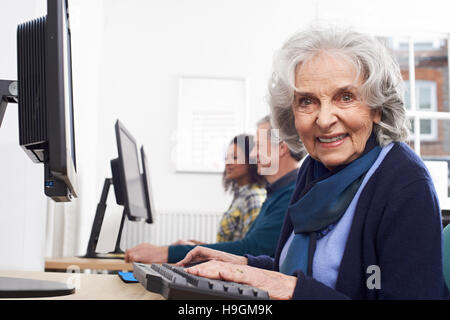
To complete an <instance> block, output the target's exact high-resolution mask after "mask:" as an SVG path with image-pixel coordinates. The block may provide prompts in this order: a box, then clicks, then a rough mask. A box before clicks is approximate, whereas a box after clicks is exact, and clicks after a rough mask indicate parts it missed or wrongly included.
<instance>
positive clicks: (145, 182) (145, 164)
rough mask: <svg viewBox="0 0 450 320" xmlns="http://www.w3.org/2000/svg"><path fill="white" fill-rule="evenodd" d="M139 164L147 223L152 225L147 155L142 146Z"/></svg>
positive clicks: (151, 199) (152, 206) (151, 195)
mask: <svg viewBox="0 0 450 320" xmlns="http://www.w3.org/2000/svg"><path fill="white" fill-rule="evenodd" d="M141 162H142V184H143V185H144V191H145V201H146V203H147V220H145V221H146V222H147V223H149V224H151V223H153V220H154V219H153V214H154V213H155V209H154V202H153V192H152V184H151V181H150V169H149V167H148V161H147V154H146V153H145V150H144V146H141Z"/></svg>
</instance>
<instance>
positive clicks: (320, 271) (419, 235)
mask: <svg viewBox="0 0 450 320" xmlns="http://www.w3.org/2000/svg"><path fill="white" fill-rule="evenodd" d="M269 93H270V94H269V102H270V106H271V111H272V122H273V124H274V126H275V127H276V128H279V130H280V136H281V138H282V139H283V140H284V141H285V142H287V143H288V145H289V147H290V148H291V149H292V150H299V149H301V148H303V147H304V148H306V150H307V152H308V153H309V156H308V157H307V159H306V160H305V161H304V163H303V165H302V167H301V169H300V171H299V175H298V177H297V184H296V190H295V191H294V194H293V197H292V199H291V204H290V206H289V208H288V211H287V213H286V216H285V221H284V225H283V228H282V232H281V235H280V238H279V243H278V249H277V252H276V255H275V258H274V259H272V258H270V257H266V256H258V257H254V256H250V255H247V256H245V257H241V256H236V255H230V254H227V253H222V252H220V251H213V250H211V249H208V248H200V247H197V248H195V249H194V250H192V251H191V252H190V253H189V254H187V255H186V257H185V259H184V260H182V261H180V263H179V265H185V264H186V263H188V262H193V261H195V260H204V259H210V260H212V261H209V262H206V263H203V264H199V265H196V266H194V267H191V268H188V269H187V271H188V272H190V273H193V274H197V275H200V276H205V277H209V278H219V279H224V280H227V281H234V282H241V283H246V284H249V285H252V286H255V287H259V288H261V289H265V290H267V291H268V292H269V295H270V297H271V298H275V299H348V298H351V299H441V298H448V297H449V293H448V289H447V287H446V285H445V283H444V278H443V270H442V244H441V243H442V240H441V234H442V225H441V220H440V210H439V204H438V199H437V197H436V193H435V190H434V187H433V184H432V181H431V178H430V176H429V174H428V172H427V170H426V169H425V166H424V164H423V163H422V161H421V159H420V158H419V157H418V156H417V155H416V154H415V153H414V152H413V151H412V150H411V149H410V148H409V147H408V145H406V144H405V143H404V142H402V141H404V140H405V139H406V137H407V133H408V128H407V119H406V116H405V108H404V103H403V90H402V77H401V74H400V70H399V67H398V65H397V63H396V62H395V61H394V59H393V58H392V57H391V55H390V54H389V52H388V51H387V50H386V49H385V48H384V47H383V46H382V45H381V44H380V43H379V42H378V41H377V40H376V39H375V38H373V37H369V36H367V35H364V34H360V33H357V32H354V31H351V30H337V29H331V28H330V29H327V28H324V29H320V28H311V29H309V30H306V31H304V32H300V33H297V34H295V35H294V36H292V37H291V38H290V39H288V40H287V42H286V43H285V44H284V45H283V47H282V48H281V50H280V51H279V53H278V55H277V57H276V59H275V64H274V73H273V77H272V78H271V82H270V86H269ZM302 142H303V144H302Z"/></svg>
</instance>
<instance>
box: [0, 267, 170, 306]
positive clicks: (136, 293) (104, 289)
mask: <svg viewBox="0 0 450 320" xmlns="http://www.w3.org/2000/svg"><path fill="white" fill-rule="evenodd" d="M0 277H11V278H26V279H36V280H50V281H59V282H64V283H67V282H68V281H70V284H72V285H74V286H75V287H78V288H77V289H76V290H75V293H74V294H71V295H68V296H60V297H50V298H39V299H44V300H55V299H56V300H164V297H163V296H161V295H159V294H155V293H151V292H149V291H147V290H146V289H144V287H143V286H142V285H141V284H140V283H124V282H123V281H122V280H120V278H119V277H118V276H117V275H109V274H84V273H78V274H74V273H61V272H35V271H0ZM34 299H36V298H33V300H34ZM0 300H1V299H0Z"/></svg>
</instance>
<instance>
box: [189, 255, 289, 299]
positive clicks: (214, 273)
mask: <svg viewBox="0 0 450 320" xmlns="http://www.w3.org/2000/svg"><path fill="white" fill-rule="evenodd" d="M185 270H186V271H187V272H189V273H191V274H194V275H197V276H201V277H205V278H209V279H217V280H224V281H232V282H238V283H243V284H247V285H250V286H252V287H256V288H259V289H262V290H265V291H267V292H268V293H269V297H270V298H271V299H278V300H281V299H284V300H286V299H291V298H292V295H293V292H294V289H295V286H296V285H297V277H294V276H287V275H285V274H282V273H280V272H275V271H269V270H264V269H259V268H254V267H250V266H247V265H242V264H232V263H226V262H221V261H209V262H205V263H202V264H199V265H196V266H194V267H191V268H187V269H185Z"/></svg>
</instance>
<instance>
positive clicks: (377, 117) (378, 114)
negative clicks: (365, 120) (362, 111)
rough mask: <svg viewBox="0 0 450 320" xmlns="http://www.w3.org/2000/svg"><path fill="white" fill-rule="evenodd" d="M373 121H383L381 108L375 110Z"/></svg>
mask: <svg viewBox="0 0 450 320" xmlns="http://www.w3.org/2000/svg"><path fill="white" fill-rule="evenodd" d="M372 112H373V123H375V124H379V123H380V122H381V115H382V112H381V109H380V110H373V111H372Z"/></svg>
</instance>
